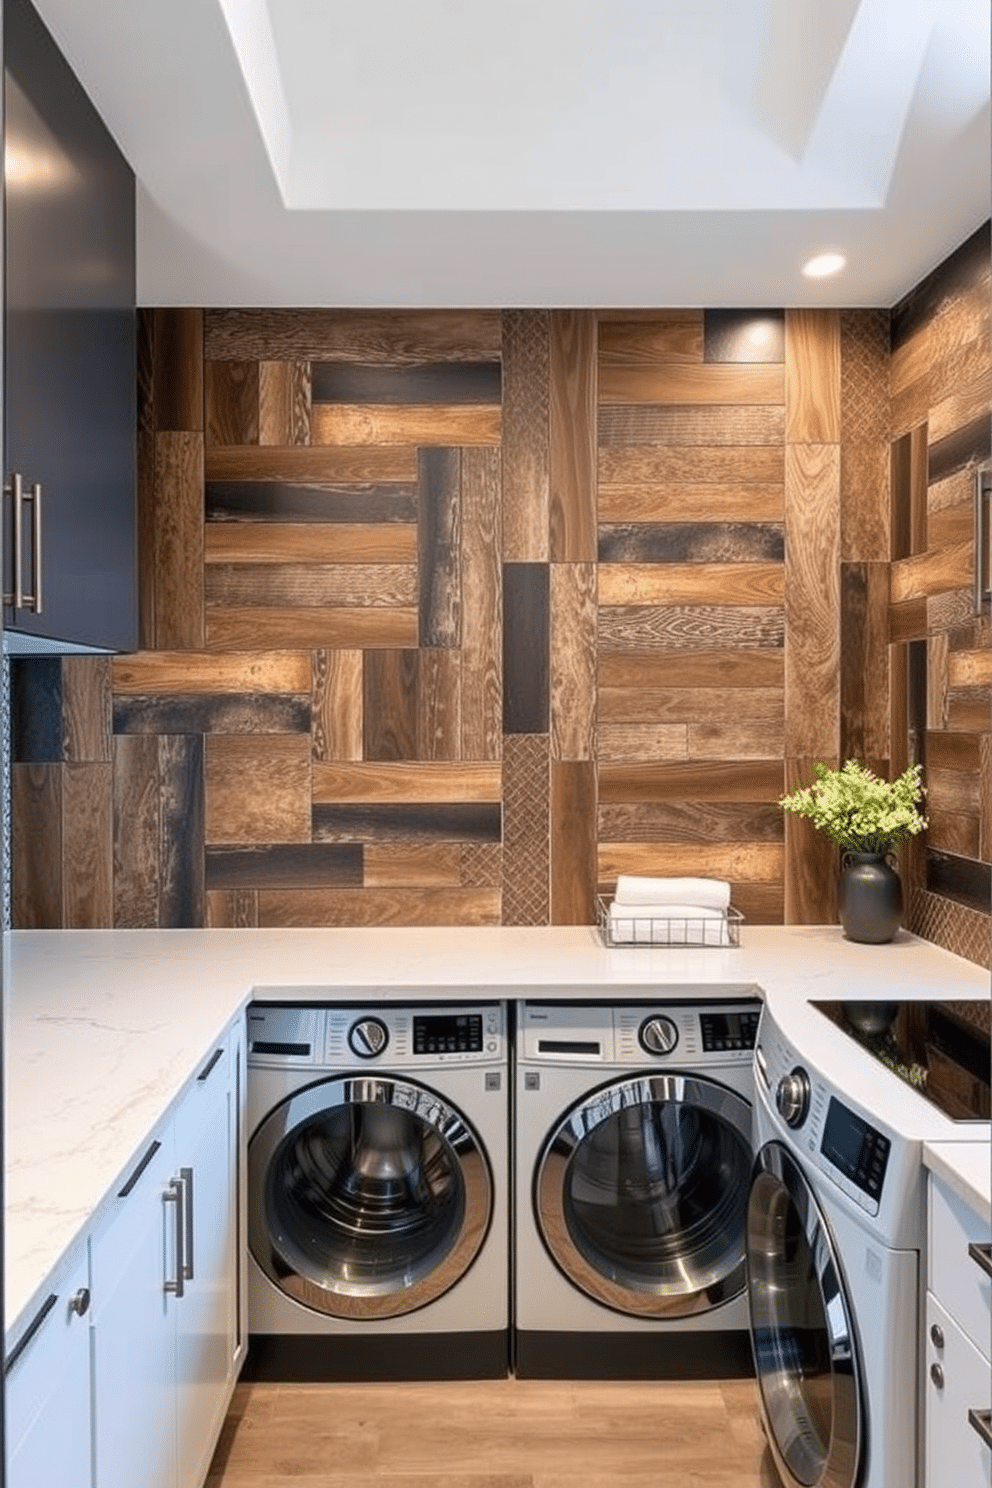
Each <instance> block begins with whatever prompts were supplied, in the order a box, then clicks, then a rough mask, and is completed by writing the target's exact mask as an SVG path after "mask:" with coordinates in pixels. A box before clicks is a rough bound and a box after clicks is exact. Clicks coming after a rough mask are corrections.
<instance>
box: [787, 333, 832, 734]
mask: <svg viewBox="0 0 992 1488" xmlns="http://www.w3.org/2000/svg"><path fill="white" fill-rule="evenodd" d="M791 313H792V312H789V314H787V316H786V338H787V344H788V338H789V336H790V334H791V333H790V331H789V326H790V324H791V322H790V315H791ZM812 313H813V312H810V314H812ZM819 313H820V312H816V314H819ZM804 324H805V322H804ZM814 324H818V323H817V322H814ZM811 334H812V333H811ZM800 365H804V363H802V361H801V362H800ZM814 365H815V360H814ZM817 410H818V405H812V406H811V407H809V408H807V407H805V405H804V406H803V409H802V421H803V422H804V423H807V424H808V423H809V422H810V421H811V420H812V421H815V418H816V417H818V416H819V415H818V412H817ZM785 543H786V552H787V553H788V555H789V561H788V563H787V564H786V576H785V628H786V634H787V636H788V638H789V643H788V645H787V646H786V652H785V677H786V680H785V696H786V734H785V737H786V751H787V753H788V754H789V755H790V756H793V757H796V758H814V757H816V756H818V755H821V756H823V757H825V758H826V757H834V756H836V754H837V751H838V747H839V740H838V727H839V713H840V661H841V658H840V624H839V618H840V617H839V595H838V587H839V586H838V565H839V559H840V451H839V449H838V447H837V446H836V445H831V444H820V445H810V444H793V445H789V446H788V448H787V459H786V484H785Z"/></svg>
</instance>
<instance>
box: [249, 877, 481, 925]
mask: <svg viewBox="0 0 992 1488" xmlns="http://www.w3.org/2000/svg"><path fill="white" fill-rule="evenodd" d="M258 922H259V924H260V925H263V926H268V927H271V928H274V929H283V928H286V929H289V928H293V927H303V928H310V927H312V926H321V925H325V926H341V925H498V924H499V922H500V891H499V889H463V888H447V887H442V888H432V887H425V888H409V889H402V888H397V887H395V886H390V887H388V888H383V889H377V888H364V889H260V890H259V894H258Z"/></svg>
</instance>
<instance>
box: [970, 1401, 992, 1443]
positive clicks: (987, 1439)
mask: <svg viewBox="0 0 992 1488" xmlns="http://www.w3.org/2000/svg"><path fill="white" fill-rule="evenodd" d="M968 1424H969V1426H971V1427H973V1428H974V1430H975V1431H977V1432H978V1434H979V1436H980V1437H981V1438H982V1441H983V1442H984V1443H985V1445H986V1446H987V1447H992V1410H970V1411H969V1412H968Z"/></svg>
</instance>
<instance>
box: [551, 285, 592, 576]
mask: <svg viewBox="0 0 992 1488" xmlns="http://www.w3.org/2000/svg"><path fill="white" fill-rule="evenodd" d="M550 342H551V352H550V379H551V396H550V466H549V468H550V497H549V509H548V523H549V545H548V553H549V557H550V558H551V560H552V562H555V563H594V562H595V560H596V318H595V315H594V314H593V313H592V312H591V311H588V310H553V311H552V312H551V326H550Z"/></svg>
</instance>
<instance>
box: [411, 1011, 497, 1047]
mask: <svg viewBox="0 0 992 1488" xmlns="http://www.w3.org/2000/svg"><path fill="white" fill-rule="evenodd" d="M481 1048H482V1015H481V1014H480V1013H431V1014H430V1015H429V1016H426V1015H418V1016H417V1017H415V1018H414V1020H413V1050H414V1053H415V1054H463V1053H473V1052H477V1051H478V1050H480V1049H481Z"/></svg>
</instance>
